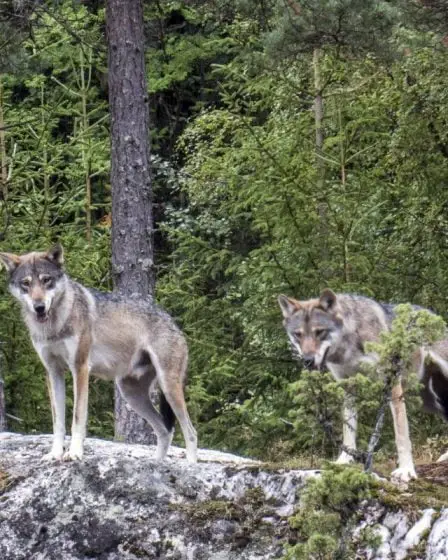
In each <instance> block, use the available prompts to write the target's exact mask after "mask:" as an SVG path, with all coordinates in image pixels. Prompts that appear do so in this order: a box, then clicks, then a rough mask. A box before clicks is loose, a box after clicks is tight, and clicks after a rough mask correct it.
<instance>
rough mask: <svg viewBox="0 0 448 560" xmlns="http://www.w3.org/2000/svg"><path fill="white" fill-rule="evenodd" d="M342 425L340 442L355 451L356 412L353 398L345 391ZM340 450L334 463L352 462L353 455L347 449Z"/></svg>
mask: <svg viewBox="0 0 448 560" xmlns="http://www.w3.org/2000/svg"><path fill="white" fill-rule="evenodd" d="M342 418H343V422H344V424H343V426H342V443H343V445H344V448H345V449H349V450H350V449H352V450H353V451H356V431H357V429H358V413H357V411H356V407H355V399H354V397H353V396H352V395H348V394H347V393H346V394H345V396H344V408H343V410H342ZM345 449H343V450H342V452H341V454H340V455H339V457H338V458H337V460H336V463H338V464H340V465H344V464H347V463H353V461H354V460H355V458H354V456H353V455H352V454H351V453H349V452H348V451H345Z"/></svg>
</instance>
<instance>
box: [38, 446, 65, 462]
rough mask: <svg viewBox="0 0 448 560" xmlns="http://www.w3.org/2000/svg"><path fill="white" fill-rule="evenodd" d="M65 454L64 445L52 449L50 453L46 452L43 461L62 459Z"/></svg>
mask: <svg viewBox="0 0 448 560" xmlns="http://www.w3.org/2000/svg"><path fill="white" fill-rule="evenodd" d="M63 455H64V449H63V448H62V447H61V448H57V449H52V450H51V451H50V452H49V453H45V455H43V456H42V461H60V460H61V459H62V456H63Z"/></svg>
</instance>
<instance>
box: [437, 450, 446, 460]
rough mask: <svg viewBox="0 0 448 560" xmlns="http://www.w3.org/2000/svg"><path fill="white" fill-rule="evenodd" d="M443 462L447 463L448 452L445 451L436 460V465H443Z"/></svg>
mask: <svg viewBox="0 0 448 560" xmlns="http://www.w3.org/2000/svg"><path fill="white" fill-rule="evenodd" d="M443 461H448V451H445V453H443V454H442V455H440V457H439V458H438V459H437V463H443Z"/></svg>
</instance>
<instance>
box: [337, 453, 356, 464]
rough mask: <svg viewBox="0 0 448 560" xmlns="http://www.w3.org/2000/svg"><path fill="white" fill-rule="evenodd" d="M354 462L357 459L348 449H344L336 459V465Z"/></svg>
mask: <svg viewBox="0 0 448 560" xmlns="http://www.w3.org/2000/svg"><path fill="white" fill-rule="evenodd" d="M354 462H355V459H354V458H353V456H352V455H350V453H347V451H342V452H341V454H340V455H339V457H338V458H337V459H336V461H335V463H336V465H348V464H350V463H354Z"/></svg>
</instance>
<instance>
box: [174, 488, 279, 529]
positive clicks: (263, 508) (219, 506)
mask: <svg viewBox="0 0 448 560" xmlns="http://www.w3.org/2000/svg"><path fill="white" fill-rule="evenodd" d="M172 507H173V508H174V509H176V510H177V511H180V512H182V513H184V514H185V515H186V516H187V517H188V519H189V520H190V521H192V522H201V523H202V522H203V521H215V520H218V519H227V520H233V521H239V522H247V521H255V520H257V521H260V519H261V517H264V516H265V515H269V514H272V509H271V508H270V507H269V506H267V505H266V496H265V494H264V492H263V490H262V489H261V488H260V487H254V488H249V489H248V490H247V491H246V493H245V494H244V496H243V497H242V498H240V499H239V500H235V501H230V500H207V501H204V502H191V503H186V504H176V505H175V506H172Z"/></svg>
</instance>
